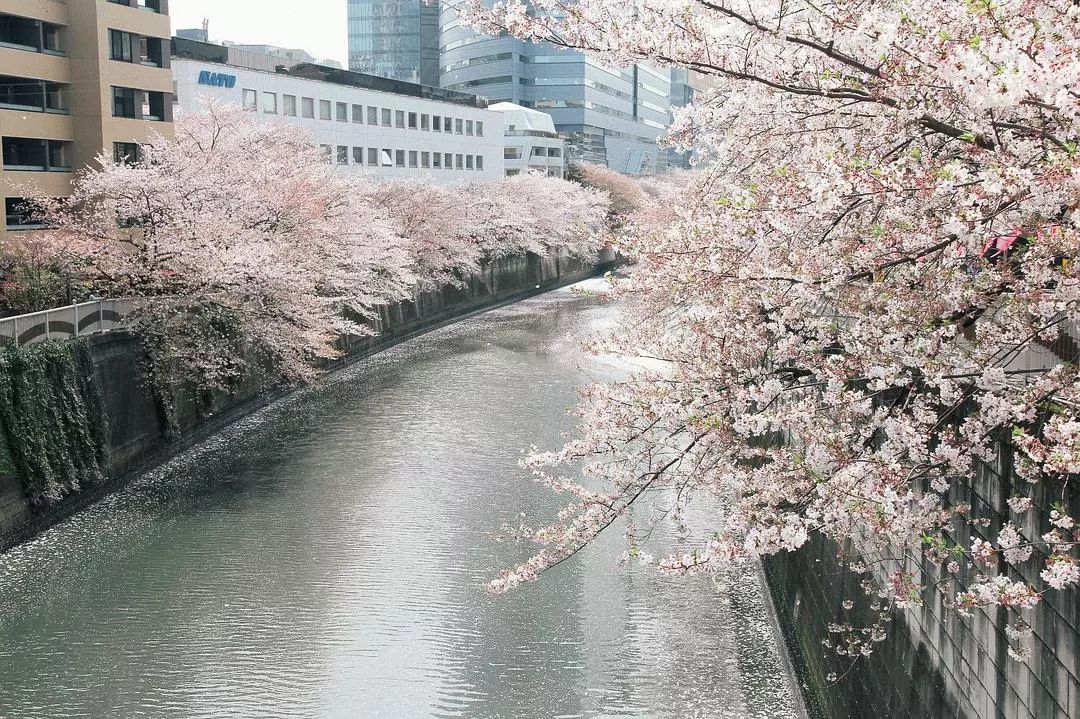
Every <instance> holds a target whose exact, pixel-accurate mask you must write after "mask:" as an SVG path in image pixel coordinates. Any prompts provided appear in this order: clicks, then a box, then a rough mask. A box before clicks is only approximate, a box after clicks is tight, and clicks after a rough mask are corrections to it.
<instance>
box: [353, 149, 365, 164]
mask: <svg viewBox="0 0 1080 719" xmlns="http://www.w3.org/2000/svg"><path fill="white" fill-rule="evenodd" d="M352 161H353V164H354V165H363V164H364V148H362V147H354V148H353V149H352Z"/></svg>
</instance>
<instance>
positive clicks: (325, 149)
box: [319, 145, 334, 162]
mask: <svg viewBox="0 0 1080 719" xmlns="http://www.w3.org/2000/svg"><path fill="white" fill-rule="evenodd" d="M319 151H320V152H322V156H323V161H324V162H332V161H333V159H334V148H333V147H331V146H330V145H319Z"/></svg>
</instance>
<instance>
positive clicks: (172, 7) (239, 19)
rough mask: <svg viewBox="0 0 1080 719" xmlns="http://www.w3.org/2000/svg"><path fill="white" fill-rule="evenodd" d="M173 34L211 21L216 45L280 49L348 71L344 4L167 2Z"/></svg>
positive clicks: (311, 0)
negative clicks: (300, 52)
mask: <svg viewBox="0 0 1080 719" xmlns="http://www.w3.org/2000/svg"><path fill="white" fill-rule="evenodd" d="M169 15H170V16H171V17H172V25H173V30H174V31H175V30H177V29H179V28H184V27H199V26H200V25H201V23H202V20H203V18H209V20H210V39H211V40H214V41H221V40H232V41H233V42H239V43H249V44H260V45H281V46H282V47H291V48H300V49H302V50H307V51H308V52H310V53H311V54H312V55H314V56H315V57H316V59H319V60H322V59H324V58H329V59H331V60H337V61H338V62H340V63H341V64H342V65H344V66H346V67H347V66H348V64H349V63H348V54H349V53H348V31H347V29H346V2H345V0H170V2H169Z"/></svg>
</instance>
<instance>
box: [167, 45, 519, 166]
mask: <svg viewBox="0 0 1080 719" xmlns="http://www.w3.org/2000/svg"><path fill="white" fill-rule="evenodd" d="M236 62H237V55H236V54H235V53H233V54H230V53H229V48H226V47H224V46H219V45H210V44H206V43H199V42H194V41H191V40H184V39H181V38H174V39H173V60H172V70H173V78H174V80H175V87H176V102H177V104H178V105H179V107H180V108H181V109H183V110H197V109H198V107H199V102H200V99H201V98H204V97H213V98H218V99H221V100H224V101H227V102H234V103H237V104H241V105H243V106H244V107H245V108H247V109H249V110H251V111H252V112H253V114H254V115H255V116H257V117H259V118H261V119H265V120H268V121H271V120H272V121H277V122H288V123H295V124H297V125H300V126H301V127H304V128H307V129H308V130H309V131H310V132H311V134H312V136H313V138H314V140H315V142H316V143H317V144H318V145H319V146H320V148H321V149H322V150H323V152H324V153H326V157H327V160H328V161H329V162H332V163H334V164H335V165H338V166H339V167H340V168H341V169H342V171H357V172H369V173H371V174H373V175H375V176H376V177H409V176H412V177H415V176H421V177H426V178H428V179H430V180H431V181H433V182H460V181H475V180H482V179H498V178H501V177H503V176H504V170H503V114H502V113H500V112H497V111H493V110H490V109H488V108H486V107H485V105H486V103H485V102H484V101H483V100H481V99H479V98H477V97H476V96H474V95H468V94H466V93H460V92H454V91H451V90H442V89H439V88H431V87H426V86H422V85H417V84H414V83H408V82H400V81H396V80H388V79H386V78H380V77H374V76H371V75H364V74H361V73H355V72H349V71H347V70H341V69H335V68H329V67H325V66H320V65H310V64H301V65H297V66H294V67H291V68H286V67H278V68H277V69H276V72H275V71H270V70H267V69H253V68H250V67H243V66H240V65H238V64H236Z"/></svg>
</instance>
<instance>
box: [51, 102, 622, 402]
mask: <svg viewBox="0 0 1080 719" xmlns="http://www.w3.org/2000/svg"><path fill="white" fill-rule="evenodd" d="M140 154H141V157H140V158H138V159H137V160H136V161H133V162H114V161H113V160H112V159H111V158H109V157H107V156H104V155H103V156H101V157H99V158H98V163H99V165H100V168H99V169H93V170H88V171H85V172H83V173H82V174H81V175H80V177H79V179H78V182H77V184H76V187H75V191H74V193H73V195H72V196H71V197H70V198H65V199H61V200H57V199H49V198H40V197H39V198H35V199H34V200H33V201H32V202H33V204H34V205H36V206H37V207H38V214H39V215H41V218H40V219H42V220H43V221H44V222H45V223H47V224H49V225H51V226H52V227H53V229H52V230H50V231H49V232H48V233H47V234H45V235H44V236H43V237H42V239H41V241H42V242H43V243H44V244H45V245H46V246H47V247H48V248H49V251H50V253H51V254H52V255H56V256H60V255H63V256H64V258H65V260H66V263H67V264H68V265H69V266H72V267H78V268H81V270H82V273H83V274H84V275H85V276H86V279H87V281H89V282H90V283H92V285H93V286H94V288H95V289H96V291H98V292H102V293H105V294H108V295H113V296H124V297H132V298H135V299H136V301H137V309H136V310H135V312H134V313H132V315H131V316H130V317H129V322H130V323H131V324H132V329H134V330H135V331H136V332H137V333H139V334H140V335H141V336H142V337H143V338H144V340H147V341H148V343H149V346H151V348H152V349H153V351H152V352H151V354H152V359H153V362H152V367H151V371H152V373H153V374H156V375H163V377H162V379H164V380H165V383H166V384H169V385H172V384H175V383H176V382H177V381H180V380H182V379H183V380H185V381H189V382H194V384H196V386H199V387H206V388H227V387H229V386H230V383H232V382H234V381H235V380H237V379H238V378H239V377H240V376H241V374H242V372H243V370H244V369H245V368H249V369H250V368H251V367H252V366H253V365H257V366H258V367H259V368H261V369H262V370H264V371H268V372H269V373H270V375H271V377H272V378H273V379H284V380H286V381H304V380H308V379H310V378H312V377H313V376H315V374H316V372H317V367H318V363H317V360H318V359H320V358H333V357H336V356H338V354H339V349H338V346H339V343H338V339H339V338H341V337H342V336H343V335H347V334H366V333H370V332H371V331H372V330H371V329H370V326H369V323H366V322H364V320H365V319H366V318H368V317H372V316H374V314H375V312H374V310H375V308H376V307H377V306H379V305H385V304H389V303H392V302H394V301H397V300H402V299H407V298H409V297H411V296H412V295H413V293H414V291H415V290H416V289H417V287H419V288H421V289H427V288H431V287H433V286H439V285H443V284H448V283H455V282H456V283H460V282H461V281H462V280H463V279H464V278H467V277H468V276H469V275H471V274H474V273H476V272H478V271H479V270H480V267H481V263H482V262H483V261H485V260H487V259H492V258H496V257H502V256H506V255H514V254H522V253H525V252H538V253H548V252H563V251H569V252H572V253H575V254H578V255H582V256H588V255H589V253H590V252H592V251H593V250H594V248H595V245H596V240H595V238H594V234H595V233H596V231H597V230H599V228H600V224H601V220H602V218H603V216H604V213H605V212H606V211H607V198H606V196H605V195H604V194H603V193H601V192H598V191H595V190H590V189H586V188H582V187H581V186H579V185H576V184H574V183H570V182H564V181H562V180H557V179H554V178H544V177H534V176H531V175H530V176H528V177H524V178H521V179H516V180H507V181H505V182H489V183H476V184H462V185H449V186H437V185H431V184H427V183H425V182H424V181H422V180H420V179H411V180H403V181H390V182H382V183H380V182H377V181H376V180H375V179H374V178H372V177H370V176H367V175H362V174H356V173H343V172H339V171H338V170H337V169H336V168H335V167H334V166H332V165H331V164H329V163H327V162H326V161H325V158H324V156H323V155H322V153H321V152H320V151H319V150H318V149H317V148H316V146H315V144H314V143H313V142H312V139H311V137H310V136H309V135H308V134H307V133H306V132H305V131H303V130H302V129H300V128H298V127H296V126H292V125H288V124H281V123H272V122H271V123H264V122H258V121H256V119H254V118H252V117H251V115H250V114H249V113H247V112H245V111H244V110H242V109H241V108H239V107H237V106H232V105H224V104H219V103H216V102H208V103H207V104H206V106H205V108H204V110H203V111H201V112H195V113H185V114H183V115H181V116H179V117H178V118H177V121H176V136H175V139H166V138H163V137H155V138H154V139H153V140H152V141H151V142H150V143H149V144H148V145H146V146H145V147H144V148H143V150H142V152H141V153H140ZM245 357H247V358H249V359H253V360H254V362H251V361H245V359H244V358H245Z"/></svg>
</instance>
